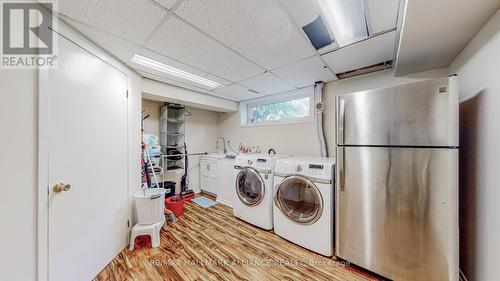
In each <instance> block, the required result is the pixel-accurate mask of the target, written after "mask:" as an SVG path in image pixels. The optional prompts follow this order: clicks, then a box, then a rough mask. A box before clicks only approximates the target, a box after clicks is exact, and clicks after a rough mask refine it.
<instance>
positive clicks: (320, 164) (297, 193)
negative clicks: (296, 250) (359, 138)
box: [273, 156, 335, 256]
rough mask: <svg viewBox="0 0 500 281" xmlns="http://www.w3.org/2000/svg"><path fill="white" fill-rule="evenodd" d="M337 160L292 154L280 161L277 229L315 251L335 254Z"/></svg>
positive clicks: (276, 182) (281, 234)
mask: <svg viewBox="0 0 500 281" xmlns="http://www.w3.org/2000/svg"><path fill="white" fill-rule="evenodd" d="M334 168H335V160H334V159H332V158H322V157H302V156H296V157H290V158H286V159H280V160H278V161H276V165H275V174H274V183H275V187H274V212H273V213H274V232H275V233H276V234H277V235H279V236H281V237H283V238H285V239H287V240H289V241H291V242H293V243H295V244H297V245H299V246H302V247H304V248H307V249H309V250H311V251H314V252H316V253H319V254H321V255H324V256H332V255H333V241H334V240H333V235H334V232H333V229H334V201H333V199H334V198H333V197H334V194H335V192H334V186H335V185H334V181H333V178H334Z"/></svg>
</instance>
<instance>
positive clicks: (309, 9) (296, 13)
mask: <svg viewBox="0 0 500 281" xmlns="http://www.w3.org/2000/svg"><path fill="white" fill-rule="evenodd" d="M280 1H281V3H283V6H285V8H286V9H287V10H288V12H289V13H290V15H291V16H292V18H293V19H294V20H295V22H296V23H297V24H298V25H299V26H300V27H303V26H304V25H307V24H310V23H311V22H313V21H314V20H316V18H317V17H318V16H319V15H322V10H321V6H320V5H319V2H318V0H280ZM323 19H324V17H323Z"/></svg>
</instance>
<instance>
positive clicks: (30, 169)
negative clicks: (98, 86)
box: [0, 70, 38, 280]
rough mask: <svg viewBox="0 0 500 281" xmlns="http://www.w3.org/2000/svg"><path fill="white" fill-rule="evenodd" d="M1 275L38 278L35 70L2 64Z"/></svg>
mask: <svg viewBox="0 0 500 281" xmlns="http://www.w3.org/2000/svg"><path fill="white" fill-rule="evenodd" d="M0 85H1V94H0V95H1V99H2V101H1V102H0V130H1V131H2V137H1V138H0V187H1V190H2V195H1V196H0V221H1V222H2V227H1V229H0V241H1V243H2V246H1V249H0V279H2V280H35V278H36V238H37V233H36V218H37V217H36V214H37V213H36V207H37V201H36V200H37V193H36V190H35V186H36V184H37V168H38V165H37V164H38V163H37V161H38V158H37V151H38V140H37V138H38V135H37V130H38V123H37V120H38V109H37V107H38V99H37V96H38V95H37V94H38V73H37V71H34V70H23V71H21V70H0Z"/></svg>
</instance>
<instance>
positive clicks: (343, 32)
mask: <svg viewBox="0 0 500 281" xmlns="http://www.w3.org/2000/svg"><path fill="white" fill-rule="evenodd" d="M318 1H319V4H320V6H321V9H322V10H323V13H324V14H325V16H326V19H327V21H328V23H329V25H330V30H331V31H332V33H333V36H334V37H335V41H337V44H339V46H345V45H349V44H351V43H354V42H357V41H360V40H362V39H364V38H366V37H368V31H367V28H366V19H365V13H364V10H363V0H318Z"/></svg>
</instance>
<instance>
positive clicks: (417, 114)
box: [336, 77, 458, 147]
mask: <svg viewBox="0 0 500 281" xmlns="http://www.w3.org/2000/svg"><path fill="white" fill-rule="evenodd" d="M456 85H457V81H456V77H451V78H442V79H437V80H428V81H423V82H417V83H412V84H406V85H401V86H397V87H392V88H386V89H376V90H368V91H363V92H358V93H354V94H349V95H342V96H337V97H336V120H337V121H336V122H337V126H336V127H337V144H339V145H373V146H386V145H387V146H424V147H428V146H441V147H456V146H458V90H457V86H456Z"/></svg>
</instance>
